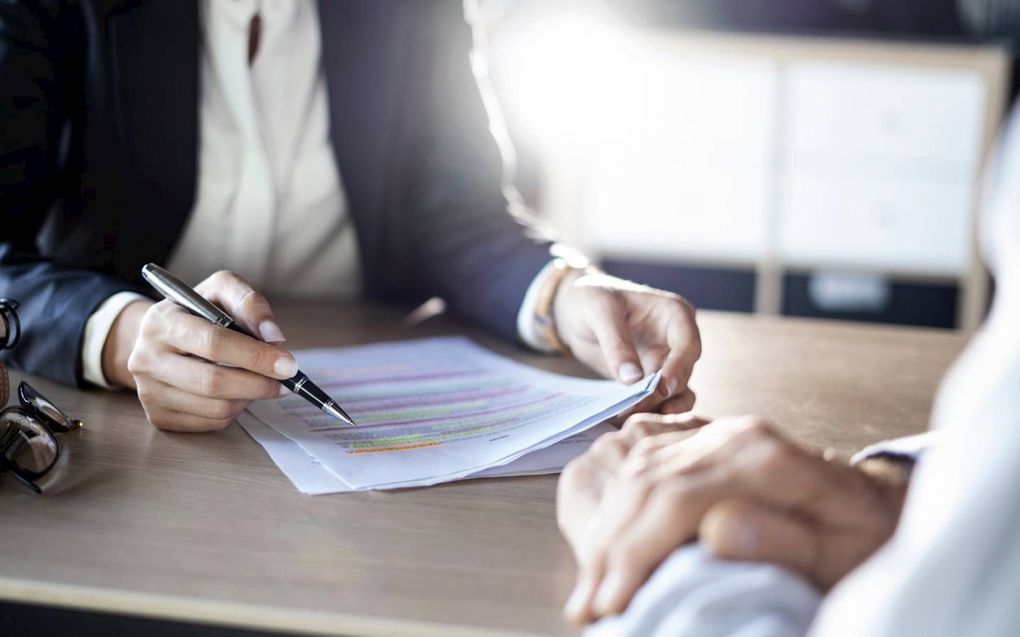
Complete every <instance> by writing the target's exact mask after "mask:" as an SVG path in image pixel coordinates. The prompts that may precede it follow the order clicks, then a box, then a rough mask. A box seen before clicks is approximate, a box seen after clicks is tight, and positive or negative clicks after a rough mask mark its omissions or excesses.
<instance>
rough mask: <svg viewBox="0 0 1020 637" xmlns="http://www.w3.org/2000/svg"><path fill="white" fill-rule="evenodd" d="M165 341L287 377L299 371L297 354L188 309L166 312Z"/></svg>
mask: <svg viewBox="0 0 1020 637" xmlns="http://www.w3.org/2000/svg"><path fill="white" fill-rule="evenodd" d="M165 323H166V328H165V331H164V335H163V343H164V344H165V345H168V346H169V347H172V348H173V349H175V350H177V351H178V352H184V353H187V354H192V355H194V356H198V357H200V358H204V359H205V360H207V361H212V362H215V363H221V364H224V365H230V366H232V367H237V368H242V369H247V370H249V371H251V372H254V373H256V374H259V375H261V376H269V377H270V378H277V379H280V380H282V379H285V378H291V377H292V376H294V374H296V373H297V370H298V365H297V360H296V359H295V358H294V356H293V355H292V354H291V353H289V352H286V351H284V350H282V349H280V348H279V347H276V346H275V345H270V344H268V343H263V342H262V341H259V340H258V339H254V338H252V337H250V336H245V335H244V334H240V333H238V332H234V331H232V330H228V329H226V328H223V327H220V326H219V325H213V324H212V323H210V322H208V321H206V320H204V319H200V318H198V317H197V316H192V315H191V314H188V313H186V312H173V313H167V314H166V316H165Z"/></svg>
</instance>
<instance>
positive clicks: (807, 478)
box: [558, 417, 906, 622]
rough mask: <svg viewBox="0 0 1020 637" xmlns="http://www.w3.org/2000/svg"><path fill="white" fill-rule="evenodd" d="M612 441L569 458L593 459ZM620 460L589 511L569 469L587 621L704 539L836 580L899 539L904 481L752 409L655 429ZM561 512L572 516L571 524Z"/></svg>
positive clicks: (613, 608)
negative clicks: (829, 453)
mask: <svg viewBox="0 0 1020 637" xmlns="http://www.w3.org/2000/svg"><path fill="white" fill-rule="evenodd" d="M692 424H695V423H692ZM605 447H606V445H603V446H602V448H601V449H596V448H595V447H594V446H593V448H592V450H590V451H589V452H588V453H586V454H585V455H584V456H582V457H581V458H579V459H578V460H575V461H574V463H572V465H573V464H575V463H576V464H578V465H580V466H584V465H586V464H594V461H593V460H592V456H596V455H602V456H605V455H606V453H607V452H606V449H605ZM620 452H621V453H622V449H621V450H620ZM614 453H615V452H614ZM602 464H603V465H604V464H605V463H602ZM612 464H614V466H615V470H609V471H607V472H604V473H603V475H602V476H601V478H600V481H601V482H602V483H604V487H603V488H602V489H601V494H600V495H599V496H598V503H597V504H596V505H594V506H589V507H588V508H589V509H590V512H589V513H587V514H584V513H580V514H579V513H578V512H577V511H576V505H575V504H573V503H572V502H571V501H572V500H574V499H575V498H579V499H580V500H581V501H582V502H583V501H586V500H588V499H590V498H591V492H590V490H589V489H587V488H586V487H583V486H581V485H580V484H579V481H578V480H576V479H573V478H576V476H573V477H572V476H570V473H569V472H565V473H564V476H563V478H561V480H563V483H562V484H561V488H560V493H559V499H558V509H559V511H560V514H561V527H562V528H564V532H565V534H566V535H567V538H568V541H570V543H571V545H572V547H573V549H574V554H575V556H576V558H577V561H578V567H579V571H580V573H579V576H578V583H577V586H576V588H575V590H574V592H573V594H572V595H571V597H570V600H569V601H568V602H567V607H566V609H565V612H566V613H567V615H568V617H570V618H571V619H572V620H574V621H578V622H586V621H592V620H594V619H597V618H599V617H603V616H606V615H611V614H616V613H620V612H622V611H623V610H624V609H625V608H626V607H627V604H628V603H629V602H630V599H631V598H632V597H633V595H634V593H635V592H636V591H637V589H638V588H639V587H640V586H641V584H643V583H644V582H645V581H646V580H647V578H648V577H649V576H650V575H651V573H652V572H653V571H654V569H655V568H656V567H657V566H658V565H659V564H660V563H661V562H662V561H663V560H665V558H666V557H668V556H669V554H670V553H672V551H673V550H675V549H676V548H678V547H680V546H681V545H683V544H686V543H688V542H690V541H692V540H694V539H695V538H700V540H701V542H702V543H703V544H704V545H705V546H706V548H707V549H708V550H709V551H711V552H712V553H713V554H714V555H716V556H718V557H721V558H726V559H738V560H748V561H760V562H769V563H774V564H779V565H782V566H785V567H787V568H790V569H793V570H795V571H798V572H800V573H802V574H803V575H804V576H806V577H807V578H808V579H810V580H811V581H813V582H814V583H815V584H816V585H818V586H820V587H821V588H823V589H827V588H829V587H831V586H832V585H833V584H835V583H836V582H837V581H839V580H840V579H841V578H842V577H843V576H844V575H846V574H847V573H848V572H850V570H852V569H853V568H855V567H856V566H857V565H859V564H860V563H861V562H863V561H864V560H865V559H867V558H868V557H869V556H870V555H871V554H872V553H873V552H874V551H875V550H876V549H878V547H880V546H881V545H882V544H883V543H884V542H885V541H886V540H887V539H888V538H889V537H890V535H891V534H892V532H893V530H894V529H895V527H896V524H897V522H898V520H899V514H900V509H901V508H902V504H903V498H904V495H905V490H906V485H905V483H900V482H890V481H888V480H887V479H883V478H880V477H874V476H872V475H870V474H868V473H866V472H864V471H861V470H859V469H856V468H854V467H849V466H847V465H845V464H843V463H840V462H835V461H829V460H826V459H825V458H824V457H823V456H822V455H820V454H818V453H817V452H814V451H811V450H808V449H805V448H802V447H799V446H797V445H795V444H793V443H792V442H790V441H788V440H787V439H786V438H784V437H783V436H782V435H780V434H779V433H778V432H777V431H776V430H775V429H773V428H772V427H771V426H770V425H768V424H766V423H763V422H762V421H760V420H758V419H755V418H750V417H747V418H735V419H722V420H719V421H716V422H714V423H711V424H708V425H705V426H703V427H701V428H700V429H699V430H697V432H696V433H694V434H693V435H690V434H684V433H679V434H678V433H665V434H656V435H652V436H650V437H647V438H644V439H642V440H640V441H639V442H637V443H635V444H633V446H631V447H629V448H628V449H627V451H626V453H625V456H624V458H623V459H622V461H616V462H614V463H612ZM568 469H570V467H569V466H568ZM570 471H571V472H579V471H580V469H572V470H570ZM607 473H608V474H609V475H608V477H607V475H605V474H607ZM578 515H581V516H582V517H583V516H585V515H586V516H587V519H586V520H578V519H576V518H577V516H578ZM563 516H567V517H571V518H573V519H572V520H571V521H570V522H568V523H566V524H564V522H563Z"/></svg>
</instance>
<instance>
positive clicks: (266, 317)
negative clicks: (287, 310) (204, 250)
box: [195, 271, 287, 344]
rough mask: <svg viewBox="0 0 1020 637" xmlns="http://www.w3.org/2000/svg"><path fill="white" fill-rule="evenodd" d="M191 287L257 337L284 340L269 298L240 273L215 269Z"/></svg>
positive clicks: (275, 341) (274, 341)
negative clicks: (215, 271) (203, 279)
mask: <svg viewBox="0 0 1020 637" xmlns="http://www.w3.org/2000/svg"><path fill="white" fill-rule="evenodd" d="M195 289H196V291H197V292H198V293H199V294H202V295H203V296H205V297H206V298H208V299H209V300H210V301H212V302H213V303H216V304H217V305H219V306H220V307H221V308H223V311H225V312H226V313H227V314H229V315H230V316H231V317H233V319H234V320H235V321H237V322H238V323H240V324H241V325H242V326H244V327H245V329H247V330H248V331H249V332H251V333H252V334H254V335H255V336H256V337H257V338H261V339H262V340H264V341H266V342H267V343H273V344H277V343H282V342H284V341H285V340H287V339H286V338H284V336H283V331H282V330H281V329H280V326H279V325H277V324H276V321H275V320H273V310H272V308H270V306H269V300H268V299H266V297H265V296H263V295H262V294H261V293H260V292H259V291H257V290H256V289H255V288H254V287H252V285H251V284H250V283H248V281H246V280H245V279H244V278H242V277H241V276H240V275H237V274H234V273H233V272H226V271H223V272H217V273H215V274H213V275H212V276H210V277H209V278H207V279H206V280H205V281H202V282H201V283H200V284H199V285H198V286H197V287H196V288H195Z"/></svg>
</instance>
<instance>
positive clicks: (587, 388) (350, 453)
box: [239, 337, 658, 493]
mask: <svg viewBox="0 0 1020 637" xmlns="http://www.w3.org/2000/svg"><path fill="white" fill-rule="evenodd" d="M295 355H296V356H297V359H298V363H299V365H300V366H301V369H302V370H304V371H305V372H306V373H307V374H308V375H309V376H310V377H311V378H313V379H314V380H315V382H316V384H318V385H319V386H320V387H321V388H322V389H323V390H325V391H326V392H327V393H329V394H330V395H331V396H333V397H334V398H335V399H336V400H337V401H338V402H339V403H340V404H341V405H342V406H343V408H344V409H345V410H346V411H347V412H348V413H349V414H350V415H351V416H352V417H353V418H354V420H355V421H357V423H358V426H357V427H349V426H342V425H340V423H338V422H336V421H335V420H333V419H331V418H330V417H328V416H326V415H325V414H323V413H321V412H320V411H318V410H316V409H315V408H314V407H312V406H311V405H310V404H308V403H307V402H305V401H304V400H302V399H300V398H297V397H285V398H282V399H279V400H276V401H263V402H259V403H256V404H254V405H252V407H251V409H250V412H251V413H246V414H243V415H242V417H241V418H240V419H239V422H240V423H241V425H242V426H243V427H244V428H245V429H246V430H247V431H248V433H249V434H250V435H251V436H252V437H253V438H254V439H255V440H257V441H258V442H259V443H260V444H261V445H262V446H263V447H264V448H265V449H266V451H267V452H268V453H269V454H270V456H271V457H272V458H273V460H274V461H275V462H276V464H277V465H278V466H279V467H280V468H281V469H282V470H283V471H284V473H286V474H287V476H288V477H289V478H290V479H291V480H292V481H293V482H294V484H295V486H297V488H298V489H299V490H301V491H302V492H304V493H328V492H337V491H357V490H366V489H393V488H400V487H410V486H423V485H430V484H436V483H439V482H447V481H450V480H458V479H462V478H467V477H492V476H496V475H509V474H513V475H519V474H521V473H548V472H553V471H557V470H559V469H560V468H562V466H563V464H565V463H566V462H567V461H569V460H570V459H571V458H573V457H575V456H576V455H578V454H579V453H581V452H583V451H584V449H585V448H587V446H588V445H590V444H591V441H592V440H594V437H595V431H589V430H591V429H592V428H593V427H595V426H596V425H598V424H600V423H602V422H603V421H605V420H606V419H608V418H611V417H613V416H615V415H618V414H620V413H622V412H623V411H625V410H626V409H628V408H629V407H632V406H633V405H635V404H637V403H638V402H639V401H640V400H641V399H643V398H644V397H646V396H648V395H649V394H650V393H651V392H652V391H654V389H655V387H656V386H657V384H658V374H655V375H652V376H649V377H648V378H646V379H644V380H642V381H640V382H639V383H636V384H634V385H620V384H618V383H616V382H614V381H594V380H583V379H577V378H570V377H566V376H560V375H558V374H552V373H549V372H545V371H541V370H537V369H534V368H531V367H527V366H525V365H521V364H519V363H516V362H513V361H511V360H509V359H506V358H504V357H501V356H498V355H496V354H493V353H491V352H489V351H487V350H485V349H483V348H481V347H479V346H477V345H475V344H474V343H472V342H471V341H469V340H467V339H464V338H456V337H449V338H430V339H421V340H415V341H402V342H395V343H382V344H376V345H365V346H358V347H348V348H339V349H319V350H306V351H303V352H295ZM586 432H587V433H586ZM578 434H585V435H581V436H578V437H576V438H572V437H573V436H577V435H578ZM567 439H570V440H567ZM561 441H562V442H561ZM556 443H561V444H556ZM554 445H555V446H554ZM536 452H537V453H536ZM515 461H516V462H515ZM511 463H513V464H511Z"/></svg>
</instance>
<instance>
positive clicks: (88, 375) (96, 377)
mask: <svg viewBox="0 0 1020 637" xmlns="http://www.w3.org/2000/svg"><path fill="white" fill-rule="evenodd" d="M146 300H148V299H147V297H144V296H142V295H141V294H138V293H136V292H118V293H117V294H114V295H113V296H111V297H110V298H108V299H106V300H105V301H103V304H102V305H100V306H99V307H98V308H96V311H95V312H93V313H92V316H90V317H89V320H88V321H87V322H86V323H85V337H84V339H83V342H82V346H81V363H82V374H83V376H84V377H85V380H87V381H88V382H90V383H92V384H93V385H98V386H100V387H102V388H104V389H113V385H111V384H110V383H108V382H106V376H104V375H103V346H104V345H105V344H106V337H107V336H109V335H110V329H111V328H112V327H113V322H114V321H116V320H117V317H118V316H120V313H121V312H123V311H124V308H126V307H127V306H128V305H131V304H132V303H134V302H135V301H146Z"/></svg>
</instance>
